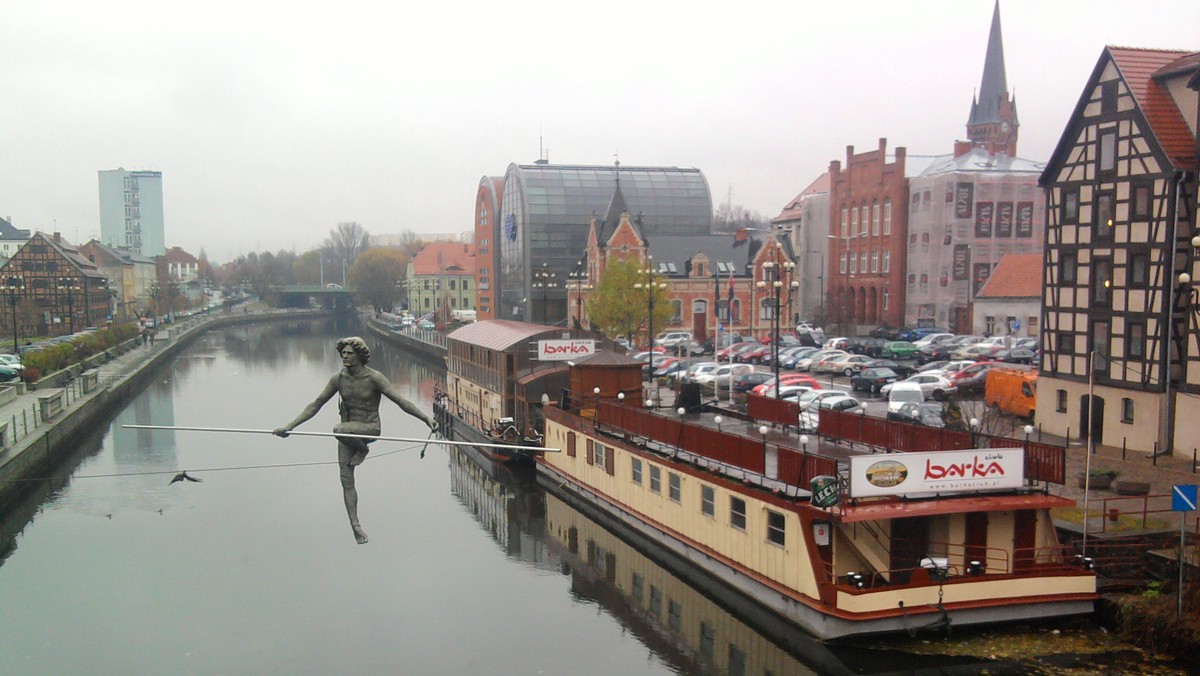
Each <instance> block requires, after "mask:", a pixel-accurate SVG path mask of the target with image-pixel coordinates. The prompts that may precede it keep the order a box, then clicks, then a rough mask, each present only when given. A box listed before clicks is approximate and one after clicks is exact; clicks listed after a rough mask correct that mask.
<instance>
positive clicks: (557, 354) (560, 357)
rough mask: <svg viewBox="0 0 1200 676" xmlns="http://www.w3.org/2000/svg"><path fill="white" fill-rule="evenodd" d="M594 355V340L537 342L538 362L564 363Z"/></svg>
mask: <svg viewBox="0 0 1200 676" xmlns="http://www.w3.org/2000/svg"><path fill="white" fill-rule="evenodd" d="M593 354H596V341H594V340H539V341H538V351H537V358H538V361H566V360H568V359H582V358H583V357H588V356H591V355H593Z"/></svg>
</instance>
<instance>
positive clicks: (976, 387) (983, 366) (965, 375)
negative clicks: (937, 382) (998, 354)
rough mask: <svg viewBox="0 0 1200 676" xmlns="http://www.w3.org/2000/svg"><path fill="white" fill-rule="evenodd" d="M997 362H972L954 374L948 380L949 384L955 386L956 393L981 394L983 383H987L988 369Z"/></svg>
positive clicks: (993, 366)
mask: <svg viewBox="0 0 1200 676" xmlns="http://www.w3.org/2000/svg"><path fill="white" fill-rule="evenodd" d="M999 363H1000V362H994V361H981V362H979V363H977V364H972V365H971V366H968V367H967V368H965V369H963V370H961V371H959V372H958V373H956V374H954V378H952V379H951V380H950V384H951V385H953V386H954V387H955V388H956V389H955V391H956V393H957V394H982V393H983V388H984V385H986V384H987V374H988V371H990V370H992V369H993V368H995V367H996V365H997V364H999Z"/></svg>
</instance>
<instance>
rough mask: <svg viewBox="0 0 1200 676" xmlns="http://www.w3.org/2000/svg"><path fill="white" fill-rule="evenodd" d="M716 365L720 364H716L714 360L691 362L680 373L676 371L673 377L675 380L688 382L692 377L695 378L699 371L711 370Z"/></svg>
mask: <svg viewBox="0 0 1200 676" xmlns="http://www.w3.org/2000/svg"><path fill="white" fill-rule="evenodd" d="M718 366H720V364H718V363H717V362H715V361H697V362H692V363H691V364H689V365H688V367H687V370H685V371H683V372H681V373H677V374H676V375H675V378H676V380H682V381H683V382H685V383H690V382H692V378H695V377H696V376H698V375H700V374H701V373H707V372H708V371H711V370H713V369H715V368H717V367H718Z"/></svg>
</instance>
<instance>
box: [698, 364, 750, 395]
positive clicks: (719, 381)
mask: <svg viewBox="0 0 1200 676" xmlns="http://www.w3.org/2000/svg"><path fill="white" fill-rule="evenodd" d="M747 373H754V367H753V366H751V365H749V364H724V365H721V366H718V367H717V368H716V369H714V370H712V371H709V372H708V373H706V374H704V375H702V376H700V377H699V378H698V379H697V380H696V382H698V383H700V384H702V385H704V386H706V387H712V388H713V389H717V390H727V389H729V380H730V378H732V377H734V376H740V375H744V374H747ZM700 378H702V379H703V380H700Z"/></svg>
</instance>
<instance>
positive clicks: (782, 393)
mask: <svg viewBox="0 0 1200 676" xmlns="http://www.w3.org/2000/svg"><path fill="white" fill-rule="evenodd" d="M813 391H815V390H813V388H812V387H811V386H809V385H784V386H783V387H781V388H779V398H780V399H791V400H795V399H796V397H799V396H800V395H802V394H804V393H806V392H813ZM765 396H767V397H770V398H771V399H774V398H775V392H774V391H772V392H771V393H770V394H768V395H765Z"/></svg>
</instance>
